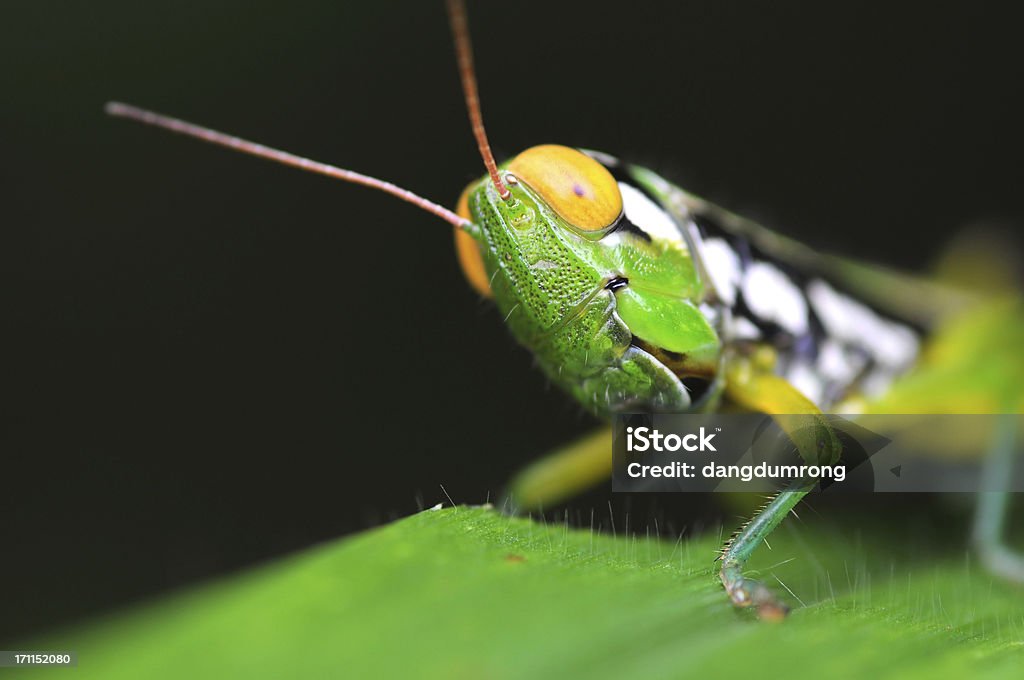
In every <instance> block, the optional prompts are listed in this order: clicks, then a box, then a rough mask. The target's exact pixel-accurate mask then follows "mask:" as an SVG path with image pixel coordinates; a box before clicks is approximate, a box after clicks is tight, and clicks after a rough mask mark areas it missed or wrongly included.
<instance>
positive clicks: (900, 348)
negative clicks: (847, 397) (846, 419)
mask: <svg viewBox="0 0 1024 680" xmlns="http://www.w3.org/2000/svg"><path fill="white" fill-rule="evenodd" d="M807 296H808V298H810V300H811V304H812V305H813V306H814V311H815V312H816V313H817V314H818V317H819V318H820V319H821V322H822V324H824V326H825V329H826V330H827V331H828V332H829V333H830V334H832V335H833V336H835V337H837V338H839V339H840V340H845V341H846V342H848V343H850V344H854V345H858V346H863V347H864V349H865V350H866V351H868V352H870V354H871V356H872V357H873V358H874V359H875V360H876V361H877V362H878V363H880V364H883V365H885V366H888V367H891V368H895V369H902V368H905V367H907V366H909V365H910V364H911V363H912V362H913V361H914V359H915V358H916V357H917V352H918V341H917V337H916V336H915V335H914V332H913V331H911V330H910V329H909V328H906V327H905V326H901V325H899V324H896V323H893V322H891V321H887V320H885V319H883V318H881V317H880V316H879V315H878V314H876V313H875V312H874V311H872V310H871V309H870V308H868V307H867V306H866V305H864V304H861V303H860V302H857V301H856V300H854V299H853V298H850V297H847V296H845V295H842V294H841V293H838V292H836V290H835V289H834V288H832V286H830V285H828V284H827V283H825V282H824V281H822V280H820V279H815V280H814V281H811V282H810V284H808V286H807Z"/></svg>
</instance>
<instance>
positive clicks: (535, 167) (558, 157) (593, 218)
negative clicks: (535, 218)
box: [508, 144, 622, 231]
mask: <svg viewBox="0 0 1024 680" xmlns="http://www.w3.org/2000/svg"><path fill="white" fill-rule="evenodd" d="M508 171H509V172H510V173H512V174H513V175H514V176H515V177H516V178H518V179H520V180H522V181H523V182H525V183H526V184H528V185H529V186H530V188H531V189H533V190H534V191H536V192H537V193H538V194H540V197H541V198H542V199H544V201H545V202H546V203H547V204H548V205H549V206H551V209H552V210H554V211H555V212H556V213H558V216H559V217H561V218H562V219H564V220H565V221H566V222H568V223H569V224H571V225H572V226H574V227H576V228H577V229H579V230H580V231H601V230H602V229H607V228H608V227H610V226H612V225H613V224H614V223H615V221H616V220H618V219H619V216H620V215H621V214H622V194H621V193H620V192H619V185H618V183H616V181H615V178H614V177H612V174H611V173H610V172H608V170H607V168H605V167H604V166H603V165H601V164H600V163H598V162H597V161H595V160H594V159H593V158H591V157H590V156H587V155H586V154H584V153H581V152H579V151H577V150H576V149H570V148H569V147H567V146H558V145H555V144H545V145H542V146H535V147H533V148H532V149H527V150H526V151H524V152H522V153H521V154H519V155H518V156H516V157H515V159H514V160H513V161H512V162H511V163H510V164H509V166H508Z"/></svg>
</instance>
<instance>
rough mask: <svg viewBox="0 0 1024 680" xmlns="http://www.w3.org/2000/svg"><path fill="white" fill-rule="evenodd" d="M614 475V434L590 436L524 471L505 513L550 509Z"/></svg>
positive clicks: (512, 486) (513, 485)
mask: <svg viewBox="0 0 1024 680" xmlns="http://www.w3.org/2000/svg"><path fill="white" fill-rule="evenodd" d="M611 473H612V430H611V428H610V427H602V428H601V429H599V430H597V431H595V432H593V433H591V434H588V435H586V436H584V437H582V438H580V439H578V440H576V441H575V442H573V443H571V444H569V445H568V446H565V447H563V448H561V449H558V450H556V451H554V452H553V453H550V454H548V455H547V456H545V457H544V458H541V459H540V460H538V461H537V462H535V463H532V464H531V465H529V466H528V467H527V468H526V469H524V470H522V471H521V472H520V473H519V474H518V475H516V476H515V478H514V479H513V480H512V483H511V484H510V485H509V489H508V493H507V495H506V497H505V500H504V502H503V503H502V505H501V507H502V510H503V511H504V512H508V513H513V514H514V513H518V512H527V511H530V510H535V509H539V508H545V507H549V506H551V505H554V504H556V503H558V502H560V501H562V500H565V499H566V498H571V497H572V496H574V495H576V494H578V493H580V492H581V491H584V490H586V489H588V488H589V487H591V486H593V485H594V484H597V483H598V482H600V481H601V480H603V479H607V478H608V477H609V476H611Z"/></svg>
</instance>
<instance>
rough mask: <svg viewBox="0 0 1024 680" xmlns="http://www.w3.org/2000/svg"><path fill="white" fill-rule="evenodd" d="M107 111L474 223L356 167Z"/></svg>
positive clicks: (136, 113) (117, 109)
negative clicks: (337, 165) (330, 163)
mask: <svg viewBox="0 0 1024 680" xmlns="http://www.w3.org/2000/svg"><path fill="white" fill-rule="evenodd" d="M104 110H105V111H106V112H107V114H108V115H111V116H114V117H116V118H127V119H129V120H134V121H137V122H139V123H144V124H146V125H153V126H155V127H158V128H163V129H164V130H170V131H171V132H176V133H178V134H181V135H185V136H186V137H193V138H195V139H199V140H202V141H204V142H209V143H210V144H216V145H217V146H223V147H227V148H229V149H234V150H235V151H241V152H242V153H246V154H249V155H250V156H256V157H258V158H265V159H267V160H270V161H274V162H275V163H281V164H282V165H290V166H291V167H293V168H299V169H300V170H306V171H308V172H315V173H317V174H319V175H327V176H328V177H333V178H334V179H340V180H342V181H343V182H351V183H353V184H361V185H363V186H365V187H370V188H371V189H377V190H379V191H383V192H384V193H386V194H391V195H392V196H394V197H396V198H400V199H402V200H403V201H406V202H408V203H412V204H413V205H414V206H416V207H417V208H420V209H422V210H426V211H427V212H428V213H431V214H434V215H437V216H438V217H440V218H441V219H442V220H444V221H446V222H448V223H449V224H451V225H453V226H455V227H457V228H459V229H464V228H466V227H467V226H469V225H471V224H472V222H470V221H469V220H467V219H465V218H463V217H459V216H458V215H456V214H455V213H453V212H452V211H451V210H449V209H448V208H445V207H444V206H441V205H438V204H437V203H434V202H433V201H430V200H427V199H425V198H423V197H422V196H418V195H416V194H414V193H413V192H411V191H409V190H408V189H403V188H402V187H400V186H397V185H395V184H392V183H391V182H385V181H384V180H382V179H377V178H376V177H370V176H369V175H364V174H362V173H358V172H353V171H352V170H346V169H344V168H339V167H336V166H334V165H327V164H326V163H320V162H318V161H314V160H310V159H308V158H303V157H302V156H296V155H295V154H293V153H288V152H287V151H280V150H278V149H272V148H270V147H268V146H264V145H262V144H257V143H256V142H250V141H249V140H247V139H242V138H241V137H235V136H233V135H228V134H224V133H223V132H217V131H216V130H212V129H210V128H207V127H202V126H201V125H194V124H192V123H189V122H186V121H183V120H179V119H177V118H171V117H170V116H165V115H163V114H159V113H156V112H154V111H148V110H146V109H140V108H138V107H136V106H131V105H130V104H122V103H121V102H108V103H107V105H106V106H105V107H104Z"/></svg>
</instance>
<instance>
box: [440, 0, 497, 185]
mask: <svg viewBox="0 0 1024 680" xmlns="http://www.w3.org/2000/svg"><path fill="white" fill-rule="evenodd" d="M448 20H449V22H450V23H451V26H452V34H453V35H454V36H455V56H456V58H457V59H458V61H459V76H460V77H461V78H462V91H463V93H465V95H466V109H467V110H468V111H469V122H470V125H472V126H473V136H474V137H476V145H477V146H478V147H479V148H480V157H481V158H483V159H484V166H485V167H486V168H487V172H488V173H489V174H490V175H491V182H493V183H494V188H495V189H497V190H498V196H500V197H501V200H503V201H507V200H508V199H510V198H511V197H512V192H511V191H509V190H508V187H507V186H505V183H504V182H502V181H501V177H499V176H498V164H497V163H495V162H494V154H493V153H491V145H490V144H489V143H488V141H487V132H486V131H485V130H484V117H483V115H482V114H481V113H480V96H479V94H478V93H477V89H476V73H475V71H474V70H473V45H472V43H470V41H469V26H468V25H467V23H466V5H465V3H464V2H463V0H448Z"/></svg>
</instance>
